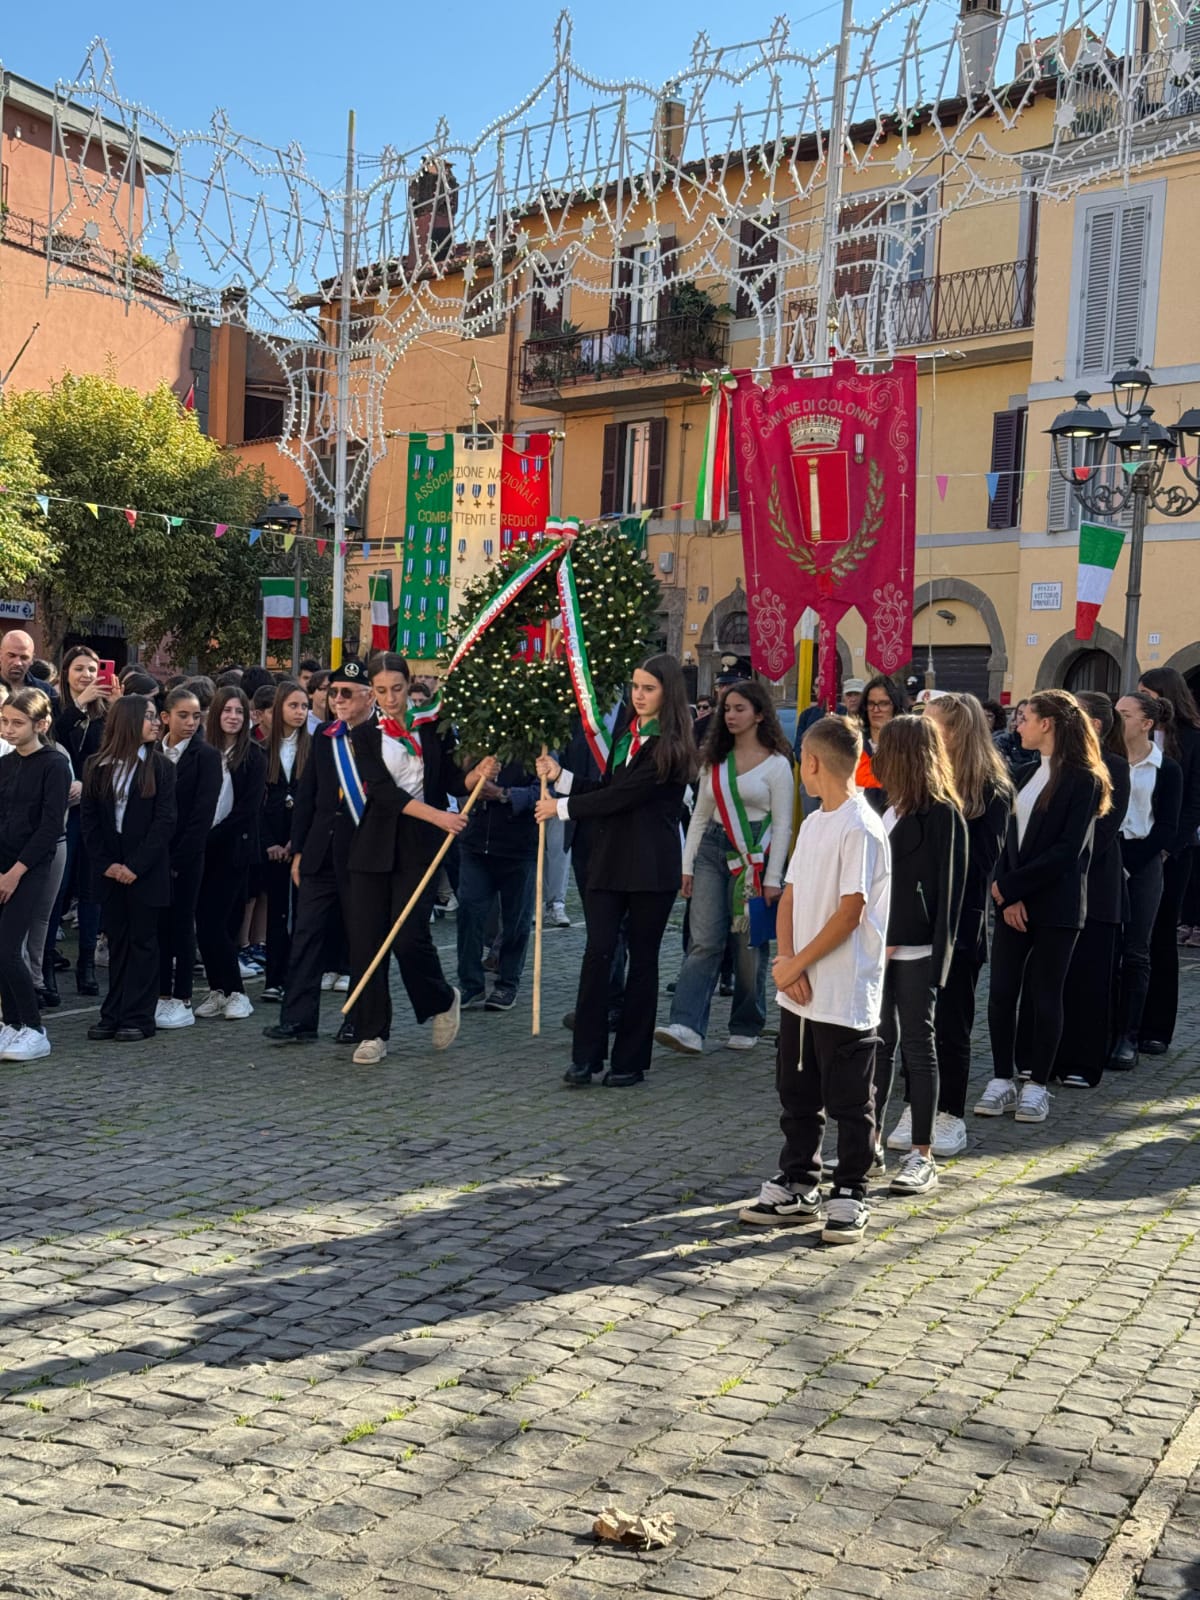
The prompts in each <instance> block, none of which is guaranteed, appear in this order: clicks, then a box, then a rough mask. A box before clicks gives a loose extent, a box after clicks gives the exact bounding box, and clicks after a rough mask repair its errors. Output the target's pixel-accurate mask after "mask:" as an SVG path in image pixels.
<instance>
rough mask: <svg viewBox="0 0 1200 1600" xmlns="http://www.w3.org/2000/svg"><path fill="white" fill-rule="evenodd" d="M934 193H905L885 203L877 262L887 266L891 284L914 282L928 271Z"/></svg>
mask: <svg viewBox="0 0 1200 1600" xmlns="http://www.w3.org/2000/svg"><path fill="white" fill-rule="evenodd" d="M934 192H935V191H934V190H933V189H932V188H929V189H922V190H921V191H919V192H911V191H907V190H906V191H905V192H904V193H902V194H899V195H897V196H895V197H894V198H893V199H891V200H889V201H888V203H887V208H886V211H885V212H884V216H883V219H882V220H883V228H882V231H881V235H880V241H879V259H880V260H881V261H882V262H883V263H884V265H885V266H887V267H889V268H890V269H891V270H890V273H889V277H890V278H891V280H892V282H893V283H896V284H900V283H905V282H907V283H915V282H917V281H918V280H919V279H921V278H927V277H929V272H928V270H927V265H928V259H929V247H930V243H931V239H932V230H931V228H930V225H929V219H930V217H931V215H932V211H933V199H934Z"/></svg>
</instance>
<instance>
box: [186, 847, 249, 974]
mask: <svg viewBox="0 0 1200 1600" xmlns="http://www.w3.org/2000/svg"><path fill="white" fill-rule="evenodd" d="M245 914H246V869H245V867H238V866H236V865H235V864H234V860H233V856H232V854H231V853H230V852H229V851H228V850H226V849H224V848H223V847H222V846H220V845H215V846H214V845H213V844H212V843H211V841H210V843H209V847H208V849H207V850H206V851H205V853H204V875H203V877H202V878H201V879H200V895H199V898H198V899H197V901H196V943H197V944H198V945H199V946H200V959H201V961H203V963H204V972H205V975H206V977H207V978H208V986H209V988H210V989H219V990H220V991H221V993H222V994H241V993H243V992H244V989H245V986H244V985H243V983H242V974H241V969H240V968H239V966H238V934H239V932H240V931H241V926H242V918H243V917H244V916H245Z"/></svg>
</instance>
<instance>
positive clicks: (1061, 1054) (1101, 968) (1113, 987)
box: [1019, 922, 1121, 1089]
mask: <svg viewBox="0 0 1200 1600" xmlns="http://www.w3.org/2000/svg"><path fill="white" fill-rule="evenodd" d="M1120 932H1121V930H1120V928H1119V927H1117V925H1116V924H1115V923H1111V922H1085V923H1084V925H1083V931H1082V932H1081V933H1080V935H1079V938H1078V939H1077V940H1076V942H1075V948H1074V950H1073V951H1072V952H1071V965H1070V966H1069V967H1068V968H1067V981H1066V984H1065V985H1064V987H1063V1030H1062V1038H1061V1039H1060V1041H1059V1045H1058V1054H1057V1055H1056V1056H1055V1058H1054V1070H1053V1072H1052V1074H1051V1076H1052V1077H1055V1078H1068V1077H1077V1078H1085V1079H1086V1080H1087V1082H1088V1083H1089V1084H1090V1086H1091V1087H1092V1088H1093V1089H1094V1088H1095V1087H1096V1085H1097V1084H1098V1083H1099V1082H1100V1079H1101V1078H1102V1077H1103V1076H1104V1068H1105V1064H1106V1063H1107V1061H1108V1057H1109V1053H1110V1052H1111V1050H1112V1047H1113V1040H1114V1038H1115V1037H1116V1021H1115V1018H1116V1004H1115V1001H1116V995H1117V981H1116V980H1117V944H1118V936H1119V934H1120ZM1019 1026H1020V1037H1021V1039H1022V1040H1023V1039H1024V1037H1025V1034H1026V1030H1027V1028H1028V1027H1030V1026H1032V1019H1031V1020H1030V1021H1029V1022H1027V1021H1026V1018H1025V1016H1024V1014H1022V1017H1021V1022H1020V1025H1019Z"/></svg>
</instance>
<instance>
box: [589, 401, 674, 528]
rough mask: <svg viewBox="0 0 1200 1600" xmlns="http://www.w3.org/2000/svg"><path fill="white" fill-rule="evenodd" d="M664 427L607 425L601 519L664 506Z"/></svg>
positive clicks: (660, 422) (661, 422)
mask: <svg viewBox="0 0 1200 1600" xmlns="http://www.w3.org/2000/svg"><path fill="white" fill-rule="evenodd" d="M666 444H667V424H666V420H665V419H664V418H662V417H655V418H653V419H651V420H649V421H646V422H610V423H609V424H608V426H607V427H606V428H605V430H604V462H603V468H602V471H601V477H600V515H601V516H602V517H610V516H624V515H626V514H627V513H630V512H637V511H649V510H651V509H657V507H659V506H661V505H662V503H663V481H664V473H665V469H666Z"/></svg>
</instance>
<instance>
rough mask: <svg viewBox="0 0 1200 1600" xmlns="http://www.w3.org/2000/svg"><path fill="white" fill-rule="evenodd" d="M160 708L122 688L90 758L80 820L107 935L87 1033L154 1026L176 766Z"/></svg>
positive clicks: (143, 1031)
mask: <svg viewBox="0 0 1200 1600" xmlns="http://www.w3.org/2000/svg"><path fill="white" fill-rule="evenodd" d="M158 728H159V722H158V712H157V711H156V710H155V706H154V702H153V701H152V700H150V699H148V698H147V697H146V696H145V695H140V694H131V695H124V696H122V698H121V699H120V700H117V701H116V702H115V703H114V704H113V705H112V706H111V707H110V709H109V713H108V716H107V717H106V718H105V727H104V741H103V743H102V744H101V746H100V750H99V753H98V754H97V755H95V756H93V757H92V758H91V760H90V761H89V762H88V764H87V771H86V775H85V777H84V783H83V799H82V801H81V805H82V808H83V814H82V819H81V822H82V827H83V837H84V842H85V844H86V845H87V852H88V857H89V859H90V861H91V864H92V871H93V873H94V874H95V879H96V884H97V887H98V890H99V894H100V901H101V926H102V927H103V928H104V931H105V933H106V934H107V935H108V993H107V994H106V995H105V997H104V1003H103V1005H102V1006H101V1007H100V1021H99V1022H97V1023H96V1024H95V1025H94V1026H93V1027H91V1028H89V1029H88V1038H89V1039H116V1040H117V1041H118V1042H119V1043H126V1042H129V1043H132V1042H134V1041H135V1040H138V1039H149V1038H151V1037H153V1034H154V1028H155V1023H154V1010H155V1004H154V1003H155V999H156V997H157V994H158V919H159V913H160V911H161V910H162V908H163V907H164V906H165V905H167V903H168V902H169V900H170V898H171V876H170V864H169V852H170V845H171V833H172V830H173V829H174V827H175V769H174V768H173V767H172V766H171V763H170V762H169V761H168V760H167V759H166V757H165V756H163V755H162V754H161V753H160V752H159V751H158V750H156V749H155V744H156V742H157V739H158Z"/></svg>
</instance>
